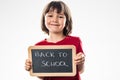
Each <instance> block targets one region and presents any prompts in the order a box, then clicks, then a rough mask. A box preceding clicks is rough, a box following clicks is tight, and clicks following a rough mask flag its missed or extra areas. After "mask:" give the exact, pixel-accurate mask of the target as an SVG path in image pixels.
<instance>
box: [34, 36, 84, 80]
mask: <svg viewBox="0 0 120 80" xmlns="http://www.w3.org/2000/svg"><path fill="white" fill-rule="evenodd" d="M35 45H36V46H37V45H38V46H39V45H74V46H75V47H76V54H77V53H79V52H83V50H82V46H81V40H80V38H79V37H75V36H66V37H65V38H64V39H63V40H61V41H58V42H56V43H53V42H47V40H46V39H45V40H43V41H40V42H38V43H36V44H35ZM44 80H81V79H80V75H79V71H78V70H77V74H76V75H75V76H74V77H45V78H44Z"/></svg>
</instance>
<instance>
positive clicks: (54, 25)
mask: <svg viewBox="0 0 120 80" xmlns="http://www.w3.org/2000/svg"><path fill="white" fill-rule="evenodd" d="M51 25H52V26H59V24H51Z"/></svg>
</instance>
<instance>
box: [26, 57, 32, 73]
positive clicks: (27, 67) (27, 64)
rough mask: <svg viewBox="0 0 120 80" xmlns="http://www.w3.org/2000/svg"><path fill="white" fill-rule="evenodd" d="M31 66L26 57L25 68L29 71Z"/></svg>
mask: <svg viewBox="0 0 120 80" xmlns="http://www.w3.org/2000/svg"><path fill="white" fill-rule="evenodd" d="M31 67H32V62H31V61H30V59H26V62H25V70H27V71H30V69H31Z"/></svg>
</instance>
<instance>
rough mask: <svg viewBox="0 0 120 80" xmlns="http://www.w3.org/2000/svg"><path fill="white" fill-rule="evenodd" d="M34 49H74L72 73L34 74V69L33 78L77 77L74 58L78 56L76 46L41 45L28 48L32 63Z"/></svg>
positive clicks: (31, 71)
mask: <svg viewBox="0 0 120 80" xmlns="http://www.w3.org/2000/svg"><path fill="white" fill-rule="evenodd" d="M32 49H72V72H67V73H66V72H65V73H64V72H63V73H57V72H56V73H44V72H40V73H34V72H33V69H31V70H30V75H31V76H39V77H48V76H49V77H58V76H63V77H65V76H75V75H76V64H75V61H74V57H75V56H76V48H75V46H74V45H40V46H30V47H29V48H28V57H29V59H30V60H31V61H32Z"/></svg>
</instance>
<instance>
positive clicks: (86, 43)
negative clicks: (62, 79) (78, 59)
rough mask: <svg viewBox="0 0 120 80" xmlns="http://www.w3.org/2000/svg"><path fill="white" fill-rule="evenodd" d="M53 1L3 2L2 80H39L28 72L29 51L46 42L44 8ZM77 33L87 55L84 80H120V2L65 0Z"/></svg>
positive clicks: (0, 4)
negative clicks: (43, 21) (42, 17)
mask: <svg viewBox="0 0 120 80" xmlns="http://www.w3.org/2000/svg"><path fill="white" fill-rule="evenodd" d="M48 1H50V0H0V80H37V78H36V77H31V76H30V75H29V73H28V72H27V71H25V69H24V63H25V60H26V59H27V57H28V52H27V48H28V46H30V45H34V44H35V43H36V42H38V41H40V40H43V39H44V38H45V37H46V35H45V34H44V33H43V32H42V31H41V28H40V16H41V12H42V9H43V7H44V6H45V5H46V3H48ZM64 2H65V3H66V4H67V5H68V6H69V8H70V10H71V13H72V17H73V23H74V24H73V33H72V35H74V36H79V37H80V38H81V40H82V42H83V50H84V52H85V54H86V63H85V72H84V73H83V74H82V75H81V77H82V80H120V76H119V75H120V69H119V68H120V65H119V63H120V62H119V61H120V59H119V57H120V0H64Z"/></svg>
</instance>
